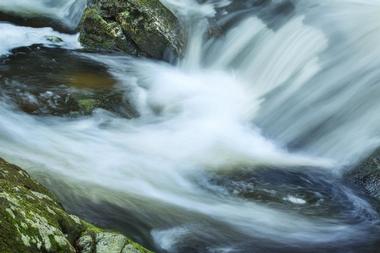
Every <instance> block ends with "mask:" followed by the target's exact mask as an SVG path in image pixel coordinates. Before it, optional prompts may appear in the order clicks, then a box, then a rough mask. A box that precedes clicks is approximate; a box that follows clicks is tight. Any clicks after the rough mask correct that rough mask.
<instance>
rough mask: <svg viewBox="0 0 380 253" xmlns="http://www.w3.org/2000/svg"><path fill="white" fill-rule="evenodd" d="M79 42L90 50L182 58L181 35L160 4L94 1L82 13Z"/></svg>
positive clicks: (152, 0)
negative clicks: (170, 54)
mask: <svg viewBox="0 0 380 253" xmlns="http://www.w3.org/2000/svg"><path fill="white" fill-rule="evenodd" d="M80 41H81V43H82V44H83V45H84V46H85V47H87V48H90V49H103V50H117V51H123V52H126V53H128V54H130V55H143V56H147V57H152V58H156V59H162V58H165V56H166V55H167V54H168V53H174V54H177V55H179V54H181V52H182V49H183V46H184V32H183V28H182V26H181V24H180V22H179V21H178V20H177V18H176V17H175V16H174V14H173V13H171V12H170V11H169V10H168V9H167V8H166V7H165V6H164V5H162V4H161V3H160V1H159V0H145V1H140V0H94V1H93V2H92V3H91V4H90V5H89V7H88V8H87V9H86V10H85V12H84V15H83V18H82V22H81V25H80Z"/></svg>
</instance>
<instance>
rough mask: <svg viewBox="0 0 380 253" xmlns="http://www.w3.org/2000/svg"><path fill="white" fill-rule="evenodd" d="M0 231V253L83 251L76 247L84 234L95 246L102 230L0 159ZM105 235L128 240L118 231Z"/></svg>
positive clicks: (64, 252)
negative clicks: (64, 207) (70, 213)
mask: <svg viewBox="0 0 380 253" xmlns="http://www.w3.org/2000/svg"><path fill="white" fill-rule="evenodd" d="M0 231H1V233H0V252H1V253H24V252H28V253H40V252H54V253H74V252H82V251H81V250H80V249H76V248H77V244H78V241H80V240H81V238H82V237H83V236H85V235H90V236H91V237H90V242H91V240H93V244H94V245H93V246H94V249H95V248H96V247H95V246H96V245H95V244H96V241H95V238H97V235H99V234H104V233H105V232H104V231H103V230H102V229H100V228H97V227H95V226H93V225H91V224H89V223H87V222H84V221H82V220H80V219H79V218H78V217H76V216H73V215H69V214H68V213H66V212H65V210H63V208H62V206H61V205H60V204H59V202H58V201H57V199H56V198H55V196H54V195H53V194H51V193H49V191H48V190H47V189H46V188H45V187H43V186H42V185H40V184H38V183H36V182H35V181H33V180H32V179H31V177H30V176H29V175H28V174H27V173H26V172H25V171H23V170H22V169H20V168H19V167H17V166H15V165H12V164H9V163H7V162H5V161H4V160H2V159H0ZM107 234H110V235H111V236H114V237H118V238H125V240H128V239H127V238H126V237H124V236H122V235H120V234H117V233H111V232H107ZM91 238H92V239H91ZM128 242H129V241H128ZM106 243H108V242H106ZM131 243H132V242H131ZM104 245H107V244H103V248H104ZM133 247H134V249H136V250H138V252H149V251H146V250H145V249H144V248H143V247H141V246H140V245H138V244H133ZM83 252H85V251H83ZM94 252H96V251H94Z"/></svg>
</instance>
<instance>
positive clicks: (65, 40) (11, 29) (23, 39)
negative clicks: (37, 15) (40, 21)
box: [0, 22, 80, 55]
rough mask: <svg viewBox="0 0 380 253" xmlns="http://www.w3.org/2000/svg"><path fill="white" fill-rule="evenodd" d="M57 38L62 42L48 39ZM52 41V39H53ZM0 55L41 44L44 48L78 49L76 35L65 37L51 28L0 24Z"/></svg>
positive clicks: (65, 35)
mask: <svg viewBox="0 0 380 253" xmlns="http://www.w3.org/2000/svg"><path fill="white" fill-rule="evenodd" d="M52 37H58V38H60V39H62V42H59V41H58V42H52V41H50V40H49V39H51V38H52ZM53 40H54V38H53ZM0 41H1V44H0V55H5V54H8V53H9V52H10V50H11V49H14V48H17V47H25V46H31V45H34V44H43V45H44V46H47V47H49V46H59V47H62V48H68V49H75V48H80V44H79V41H78V35H67V34H63V33H59V32H55V31H53V29H51V28H30V27H23V26H16V25H12V24H9V23H1V22H0Z"/></svg>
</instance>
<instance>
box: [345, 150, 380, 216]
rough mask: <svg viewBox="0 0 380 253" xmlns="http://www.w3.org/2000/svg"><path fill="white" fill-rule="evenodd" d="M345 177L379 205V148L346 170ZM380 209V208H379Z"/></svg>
mask: <svg viewBox="0 0 380 253" xmlns="http://www.w3.org/2000/svg"><path fill="white" fill-rule="evenodd" d="M345 177H346V178H347V179H348V180H349V181H350V182H353V183H354V184H356V185H358V186H360V187H361V188H362V189H363V190H364V191H365V192H366V193H367V194H368V195H369V196H371V197H372V198H374V199H376V200H377V202H378V204H379V207H380V149H377V150H376V151H375V152H373V153H372V155H371V156H369V157H368V158H367V159H364V160H363V161H362V162H361V163H359V165H357V166H356V167H355V168H353V169H352V170H351V171H350V172H348V173H347V174H346V175H345ZM379 210H380V208H379Z"/></svg>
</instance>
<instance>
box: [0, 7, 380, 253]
mask: <svg viewBox="0 0 380 253" xmlns="http://www.w3.org/2000/svg"><path fill="white" fill-rule="evenodd" d="M78 2H80V1H77V2H75V1H65V2H64V1H54V4H53V1H43V0H39V1H37V3H38V4H33V6H30V4H29V1H14V0H13V1H2V2H1V3H0V9H1V10H7V11H13V12H17V13H20V14H22V15H24V14H26V13H33V14H34V15H41V16H43V15H46V13H56V14H55V16H54V17H53V18H57V19H60V20H63V21H64V22H66V23H71V24H72V25H73V24H75V23H76V22H77V21H75V20H76V19H75V18H74V19H73V18H71V17H73V15H74V16H75V17H78V12H81V10H82V5H81V4H78ZM162 2H163V3H164V4H165V5H167V6H168V8H170V9H171V10H173V12H175V13H176V15H177V16H178V17H179V18H180V19H182V21H183V23H184V24H185V25H186V28H187V31H188V42H187V50H186V53H185V55H184V57H182V58H180V59H178V60H177V62H176V63H172V64H169V63H165V62H157V61H151V60H146V59H134V58H130V57H127V56H122V55H105V54H103V55H100V54H95V53H88V52H83V51H81V50H79V49H80V45H79V44H78V43H77V35H66V34H61V33H58V32H55V31H53V30H52V29H50V28H30V27H21V26H16V25H12V24H9V23H5V22H0V31H1V32H0V41H1V44H0V54H2V60H1V64H0V70H1V72H0V73H1V76H0V78H1V79H0V86H2V87H7V88H9V87H12V84H13V83H16V84H17V85H15V87H17V89H18V90H20V91H23V89H27V88H25V87H30V86H33V87H34V86H36V85H37V87H38V88H39V89H42V88H41V87H44V88H43V89H45V90H44V91H41V94H45V93H44V92H49V94H54V92H55V89H54V87H52V85H53V84H54V85H53V86H55V85H58V83H61V85H63V86H64V87H67V89H68V90H70V89H69V88H70V87H71V88H72V86H73V82H70V80H73V78H74V77H76V78H77V79H78V77H77V75H76V74H75V73H76V72H79V73H83V71H84V72H85V73H86V74H85V75H80V77H81V78H79V79H80V83H81V84H83V83H86V82H89V83H92V82H95V83H96V85H95V86H99V84H98V82H99V81H94V80H103V81H101V82H102V83H103V85H104V86H108V88H109V86H110V85H111V86H112V87H113V88H112V89H118V90H120V91H122V92H124V96H125V99H126V100H128V101H130V103H132V104H133V105H134V107H135V109H136V111H137V112H138V117H135V118H133V119H127V118H124V117H122V116H120V115H118V114H114V113H112V112H109V111H105V110H100V109H99V110H97V111H96V112H95V113H93V114H92V115H91V116H86V117H53V116H35V115H34V116H33V115H30V114H27V113H25V112H22V110H21V109H20V108H19V107H18V106H16V105H15V104H14V103H13V100H12V98H9V97H8V96H6V95H3V98H2V100H1V108H0V122H1V123H0V144H1V145H0V156H1V157H4V158H6V159H8V160H10V161H13V162H15V163H17V164H19V165H21V166H23V167H24V168H25V169H27V170H28V171H30V172H31V173H32V174H33V175H34V176H35V177H37V178H39V179H40V180H41V181H42V182H44V183H45V184H46V185H47V186H48V187H49V188H50V189H52V190H53V191H55V192H56V193H57V194H58V195H59V196H60V198H61V199H62V201H63V202H64V205H65V206H66V207H67V208H68V209H69V210H71V211H73V212H75V213H77V214H79V215H80V216H81V217H84V218H87V219H89V220H91V221H93V222H95V223H97V224H100V225H103V226H107V227H111V228H116V229H119V230H122V231H124V232H126V233H128V234H129V235H130V236H132V237H133V238H134V239H136V240H138V241H140V242H142V243H144V244H145V245H146V246H148V247H150V248H153V249H155V250H156V251H160V252H259V253H260V252H342V253H347V252H357V253H359V252H360V253H362V252H368V253H373V252H379V245H380V224H379V221H380V219H379V217H378V214H377V213H376V211H375V210H374V208H373V207H372V206H371V204H370V203H369V202H368V201H367V199H366V198H365V197H364V196H362V195H361V194H360V193H358V192H357V191H356V190H355V189H351V186H350V185H347V184H346V183H345V182H344V180H343V179H342V174H343V173H344V171H346V170H347V169H348V168H350V167H351V165H353V164H355V163H356V162H357V161H359V160H360V159H361V158H363V157H365V156H366V155H368V153H369V152H371V151H372V150H373V149H374V148H375V147H377V146H378V145H379V141H380V139H379V137H380V118H379V117H380V116H379V114H378V112H377V109H378V108H380V100H379V99H378V97H379V95H380V48H379V47H378V46H377V44H378V43H379V42H380V1H378V0H371V1H370V0H331V1H327V0H326V1H325V0H324V1H311V0H310V1H304V0H302V1H301V0H300V1H281V0H277V1H268V2H267V3H264V4H258V3H257V1H249V0H247V1H237V0H236V1H227V0H226V1H216V0H213V1H211V0H209V1H202V3H199V2H196V1H195V0H162ZM72 6H77V7H76V8H74V7H72ZM55 9H57V10H58V11H56V12H55V11H51V10H55ZM208 24H210V26H208ZM52 35H54V36H59V37H60V38H62V39H63V41H62V42H55V43H54V42H51V40H48V38H49V36H52ZM31 45H38V46H33V47H30V46H31ZM17 47H24V49H23V50H24V51H25V50H32V51H33V52H34V51H36V52H39V51H40V50H44V51H43V52H44V53H43V54H42V57H47V58H48V59H49V60H54V62H56V63H55V64H57V65H59V64H62V66H61V67H60V68H57V69H56V73H54V79H47V80H46V71H47V70H46V69H47V68H46V66H44V63H43V62H42V63H40V61H36V62H38V64H36V66H34V67H31V66H30V64H33V63H32V62H33V57H34V56H33V55H41V54H40V53H36V54H31V55H28V56H26V57H29V58H25V59H27V60H22V59H23V58H22V57H23V56H22V55H23V53H21V54H20V53H18V56H17V57H21V58H20V59H21V60H18V61H14V60H12V57H13V55H15V54H17V52H19V51H17V50H14V48H17ZM25 47H26V49H25ZM57 47H58V48H63V49H62V50H63V51H59V52H62V54H67V55H68V56H65V57H63V58H60V57H58V56H57V55H55V54H54V53H53V52H55V53H56V51H55V50H58V49H57ZM23 50H21V52H24V51H23ZM45 51H46V52H45ZM46 55H47V56H46ZM15 57H16V56H15ZM17 57H16V58H17ZM30 57H32V58H30ZM39 57H40V56H39ZM73 57H74V58H73ZM60 59H61V60H60ZM67 59H74V60H71V61H76V60H75V59H77V60H78V61H80V62H85V63H86V64H87V65H86V66H87V67H86V69H82V67H81V66H79V65H82V64H79V65H78V67H77V68H78V71H73V70H72V68H73V67H72V66H68V67H67V68H65V64H67V63H68V62H70V61H68V60H67ZM10 62H12V64H13V65H11V64H10ZM39 64H40V65H39ZM46 64H48V63H46ZM10 66H13V67H10ZM14 66H16V67H17V66H19V68H15V67H14ZM54 66H55V65H54ZM91 66H93V67H91ZM92 68H93V71H92V72H91V69H92ZM100 68H101V69H102V71H99V69H100ZM18 71H20V72H22V71H25V73H23V74H20V73H18ZM48 71H50V72H54V70H52V69H50V70H48ZM104 71H106V73H104ZM73 72H75V73H74V74H73ZM56 76H57V77H59V76H64V78H55V77H56ZM89 76H90V77H89ZM28 77H30V80H28ZM70 77H72V78H70ZM77 79H75V78H74V80H77ZM51 80H54V82H53V81H51ZM57 80H58V81H57ZM47 82H49V85H45V84H46V83H47ZM52 83H53V84H52ZM55 83H56V84H55ZM74 83H76V82H74ZM74 86H75V84H74ZM79 86H80V87H78V85H77V86H76V87H75V88H80V89H82V90H83V92H85V91H86V89H88V88H93V85H91V84H89V85H79ZM23 87H24V88H23ZM46 89H47V90H46ZM28 98H30V99H31V100H33V99H35V97H33V96H28ZM33 101H34V100H33Z"/></svg>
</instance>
